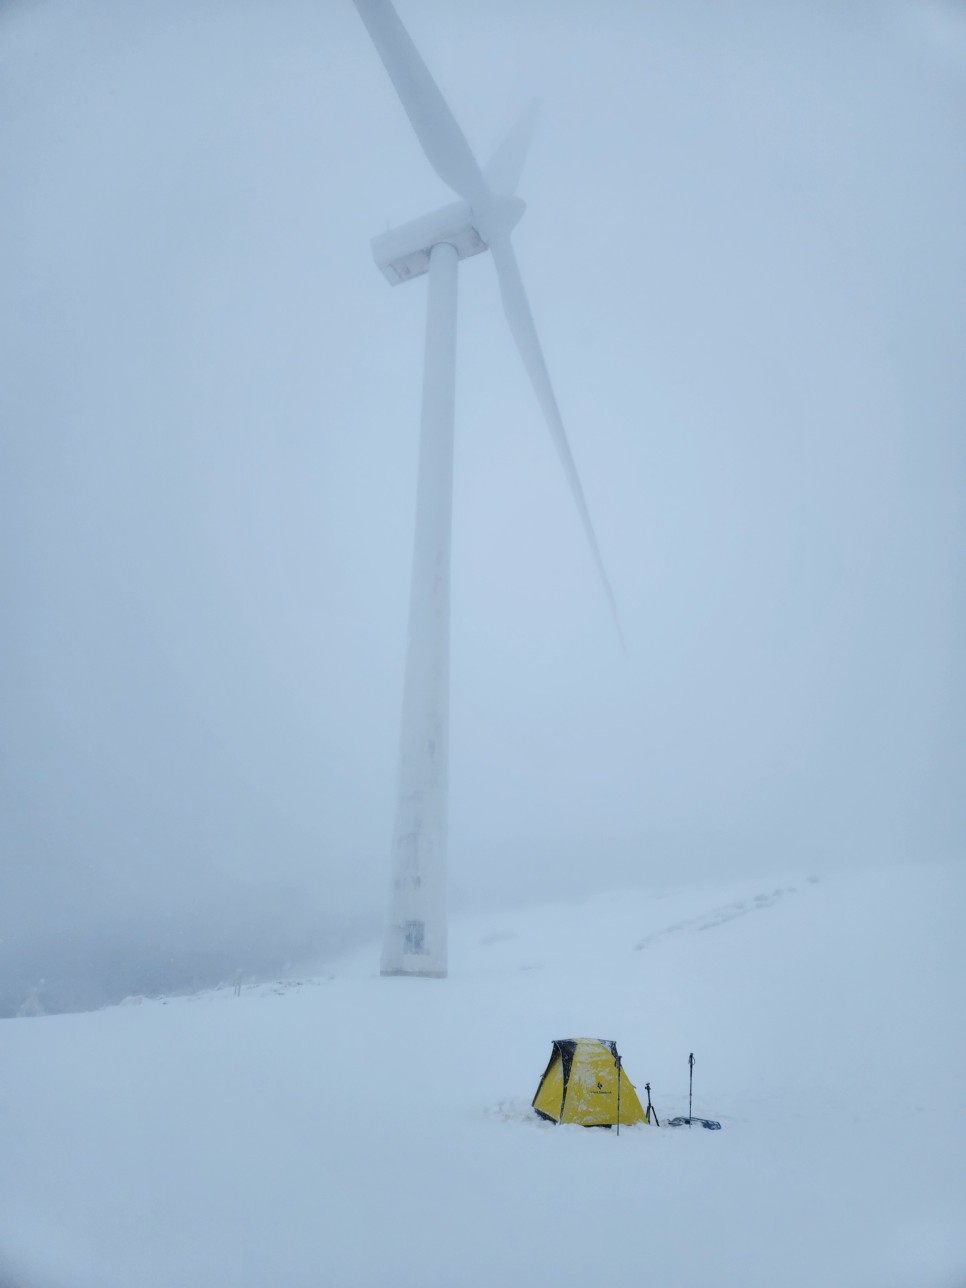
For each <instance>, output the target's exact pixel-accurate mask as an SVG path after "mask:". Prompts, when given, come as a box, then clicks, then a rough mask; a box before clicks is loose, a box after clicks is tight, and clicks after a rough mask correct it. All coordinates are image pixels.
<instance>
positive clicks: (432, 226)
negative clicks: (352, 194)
mask: <svg viewBox="0 0 966 1288" xmlns="http://www.w3.org/2000/svg"><path fill="white" fill-rule="evenodd" d="M525 209H526V205H525V203H524V202H523V201H521V200H520V198H519V197H498V196H495V195H490V194H488V196H487V199H486V200H485V201H481V202H478V203H477V205H476V208H474V207H473V206H471V205H470V203H469V202H468V201H454V202H452V203H451V204H450V205H448V206H441V207H440V208H439V210H434V211H432V212H431V213H430V214H428V215H421V216H420V217H419V219H411V220H410V221H409V223H406V224H401V225H400V226H399V227H398V228H391V229H389V231H388V232H385V233H380V235H379V236H378V237H373V239H372V242H371V246H372V256H373V259H375V261H376V265H377V266H378V268H379V269H380V271H381V272H382V273H383V274H384V275H385V277H386V280H387V281H388V282H389V283H390V284H391V285H392V286H398V285H399V284H400V283H401V282H408V281H410V280H411V279H412V278H414V277H420V276H422V274H423V273H425V272H427V271H428V270H429V252H430V251H431V250H432V249H433V247H434V246H436V245H438V244H439V243H440V242H448V243H449V244H450V245H451V246H452V247H453V248H454V249H455V251H456V254H457V256H458V257H459V259H469V258H470V256H471V255H479V254H481V253H482V252H483V251H485V250H486V249H487V247H488V246H489V244H490V242H491V241H492V239H493V238H494V237H498V236H501V235H503V234H506V233H509V232H510V230H511V229H513V228H515V227H516V225H517V224H518V223H519V222H520V219H521V217H522V215H523V212H524V210H525Z"/></svg>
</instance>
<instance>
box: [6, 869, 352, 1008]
mask: <svg viewBox="0 0 966 1288" xmlns="http://www.w3.org/2000/svg"><path fill="white" fill-rule="evenodd" d="M219 896H220V897H219ZM4 904H5V907H4V914H3V923H0V1016H2V1017H10V1016H17V1015H21V1016H29V1015H43V1014H52V1013H55V1012H61V1011H85V1010H93V1009H95V1008H97V1007H100V1006H109V1005H112V1004H115V1003H118V1002H121V1001H123V1000H124V999H125V998H126V997H130V996H139V995H140V996H145V997H158V996H162V995H167V994H176V993H191V992H194V991H196V990H199V989H206V988H214V987H217V986H218V985H219V984H223V983H227V982H229V981H234V980H235V978H236V977H237V976H238V973H239V972H240V973H241V977H242V979H243V980H244V981H246V982H251V981H255V980H264V979H269V978H272V977H273V976H276V975H281V974H286V973H290V972H291V971H294V970H297V969H299V968H300V967H302V966H303V965H304V964H306V963H310V962H314V961H317V960H322V959H325V958H327V957H329V956H332V955H337V954H339V953H340V952H342V951H343V950H344V949H345V948H346V947H348V946H350V945H351V944H352V943H353V942H355V941H356V940H357V939H358V938H360V937H361V936H362V935H363V934H365V933H366V932H367V930H369V929H371V928H370V927H367V926H366V925H364V924H363V923H362V922H359V923H351V924H347V923H345V922H343V921H337V920H336V919H335V918H333V917H331V916H329V915H327V914H326V913H324V912H322V911H320V910H319V909H318V908H317V907H316V906H314V905H313V903H312V901H311V900H309V899H307V898H306V897H305V895H304V894H303V892H301V891H299V890H296V889H294V888H291V887H288V886H282V885H264V886H252V887H247V886H243V885H241V884H238V885H229V884H226V885H225V887H224V889H223V890H221V891H220V892H218V891H215V892H212V891H211V890H208V891H207V892H206V894H205V896H204V897H200V896H199V898H198V900H197V902H196V904H195V906H194V907H192V908H191V909H190V910H186V908H185V900H184V899H183V898H180V899H179V900H178V902H177V904H176V905H173V906H170V907H165V906H163V905H159V906H157V907H155V908H151V907H142V909H141V910H140V911H139V912H138V913H137V914H136V915H135V916H132V915H131V914H130V913H126V914H125V915H124V917H123V918H121V917H118V918H117V921H116V923H114V924H108V925H107V926H105V924H104V922H103V920H102V919H98V922H97V924H96V925H94V924H91V925H86V924H85V921H84V919H83V917H80V916H79V917H77V918H76V919H75V918H71V917H70V916H69V915H67V916H65V915H63V910H61V917H60V919H59V920H60V925H59V928H58V930H57V932H56V933H55V934H52V933H51V931H50V929H49V928H48V929H45V930H44V931H42V932H41V931H33V932H32V931H31V930H30V929H27V928H24V923H23V922H21V925H20V926H19V927H18V926H17V925H16V924H15V921H14V917H15V914H16V908H15V907H13V908H12V907H11V902H10V900H4ZM31 920H33V919H31ZM28 924H29V923H28Z"/></svg>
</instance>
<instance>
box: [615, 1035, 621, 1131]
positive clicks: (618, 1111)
mask: <svg viewBox="0 0 966 1288" xmlns="http://www.w3.org/2000/svg"><path fill="white" fill-rule="evenodd" d="M614 1063H615V1064H616V1065H617V1134H618V1136H619V1135H620V1134H621V1058H620V1056H619V1055H617V1056H615V1057H614Z"/></svg>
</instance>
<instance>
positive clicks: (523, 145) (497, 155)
mask: <svg viewBox="0 0 966 1288" xmlns="http://www.w3.org/2000/svg"><path fill="white" fill-rule="evenodd" d="M539 113H540V104H539V103H537V102H536V101H534V102H533V103H531V104H530V106H529V107H528V108H527V109H526V111H525V112H524V113H523V115H522V116H521V117H520V118H519V120H518V121H517V122H516V124H515V125H514V126H513V127H512V128H511V129H510V131H509V133H508V134H507V135H506V136H505V137H504V139H503V141H502V142H501V143H500V145H499V147H498V148H497V149H496V151H495V152H494V153H493V155H492V156H491V157H490V159H489V161H488V162H487V164H486V166H485V167H484V170H483V175H484V177H485V179H486V182H487V183H488V184H489V186H490V190H491V191H492V192H497V193H499V194H500V196H501V197H515V196H516V193H517V188H518V187H519V184H520V175H521V174H522V173H523V163H524V162H525V161H526V159H527V152H528V151H529V150H530V140H531V139H532V138H533V130H534V126H535V125H536V123H537V117H538V115H539Z"/></svg>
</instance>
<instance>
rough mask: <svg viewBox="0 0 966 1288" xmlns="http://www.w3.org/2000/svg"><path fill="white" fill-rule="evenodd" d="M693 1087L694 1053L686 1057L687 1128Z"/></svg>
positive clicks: (689, 1120) (689, 1121) (689, 1124)
mask: <svg viewBox="0 0 966 1288" xmlns="http://www.w3.org/2000/svg"><path fill="white" fill-rule="evenodd" d="M693 1086H694V1052H693V1051H692V1052H691V1054H690V1055H689V1056H688V1126H689V1127H690V1126H691V1091H692V1089H693Z"/></svg>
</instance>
